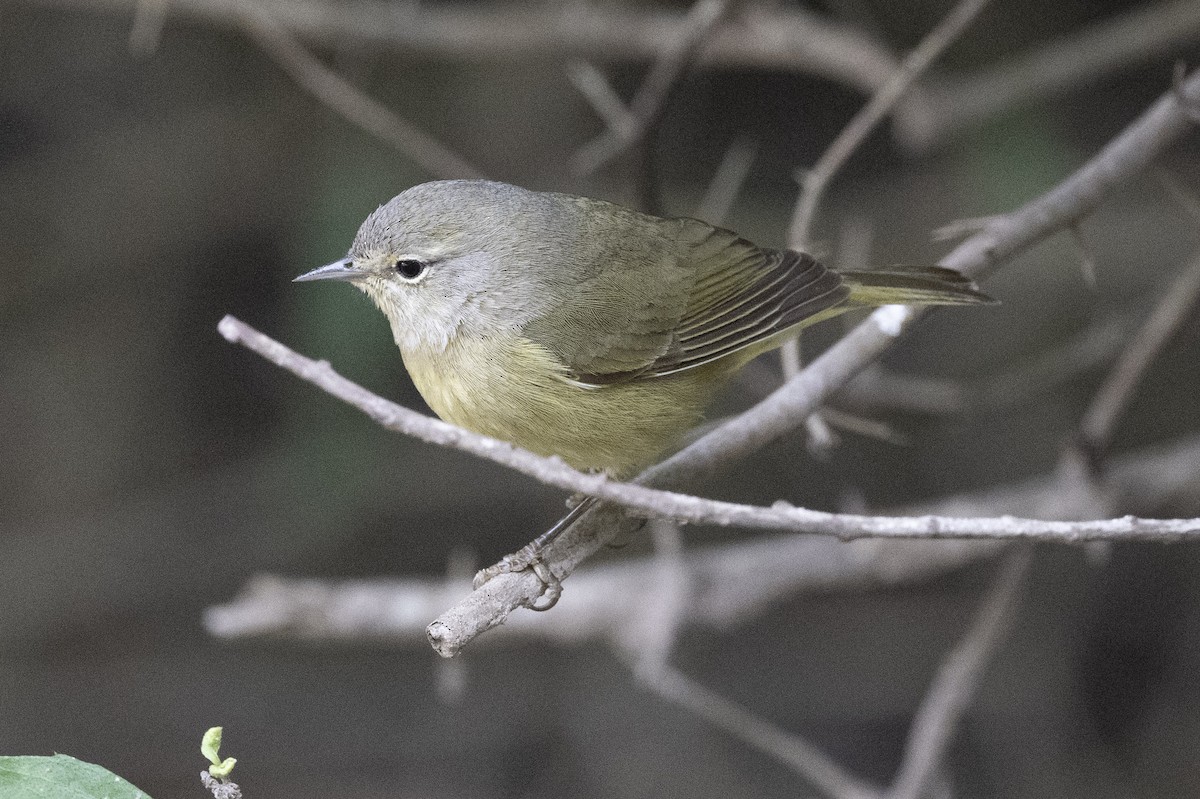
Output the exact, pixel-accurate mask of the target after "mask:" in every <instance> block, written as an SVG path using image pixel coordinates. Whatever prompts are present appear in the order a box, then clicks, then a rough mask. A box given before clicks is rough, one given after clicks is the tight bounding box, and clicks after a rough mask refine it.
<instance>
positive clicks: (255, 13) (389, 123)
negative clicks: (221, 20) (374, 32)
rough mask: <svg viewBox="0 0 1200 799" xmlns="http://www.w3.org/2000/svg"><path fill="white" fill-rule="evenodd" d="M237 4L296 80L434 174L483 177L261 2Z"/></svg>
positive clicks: (250, 30) (250, 28) (249, 28)
mask: <svg viewBox="0 0 1200 799" xmlns="http://www.w3.org/2000/svg"><path fill="white" fill-rule="evenodd" d="M237 8H238V11H237V18H238V19H239V20H240V21H241V23H242V28H243V30H245V31H246V33H247V34H249V35H250V36H251V37H252V38H253V39H254V40H255V41H256V42H258V44H259V46H260V47H262V49H263V50H264V51H266V52H267V54H268V55H270V56H271V58H273V59H275V61H276V63H278V64H279V66H280V67H282V68H283V70H284V71H285V72H287V73H288V74H289V75H290V76H291V77H292V80H294V81H296V83H297V84H299V85H300V86H301V87H302V88H303V89H305V90H306V91H308V92H309V93H310V94H312V95H313V96H314V97H316V98H317V99H318V100H320V101H321V102H322V103H324V104H325V105H326V106H328V107H329V108H331V109H333V110H334V111H335V112H337V113H338V114H340V115H342V116H343V117H345V118H346V119H347V120H349V121H350V122H352V123H353V124H355V125H357V126H359V127H360V128H362V129H363V130H365V131H366V132H367V133H370V134H371V135H373V136H375V137H377V138H379V139H381V140H382V141H384V142H387V143H388V144H390V145H392V146H393V147H395V148H396V149H397V150H399V151H400V152H402V153H404V154H405V155H406V156H408V157H409V158H411V159H412V160H413V161H414V162H415V163H416V164H417V165H419V166H420V167H421V168H422V169H424V170H425V171H426V172H428V173H429V174H430V175H433V176H434V177H438V178H479V177H483V173H482V172H480V171H479V170H478V169H476V168H475V167H474V166H472V165H471V164H470V163H468V162H467V161H466V160H465V159H464V158H462V157H461V156H460V155H458V154H457V153H455V152H453V151H452V150H450V148H448V147H446V146H445V145H444V144H442V143H441V142H439V141H438V140H437V139H435V138H433V137H432V136H430V135H429V134H428V133H425V132H424V131H423V130H421V129H420V128H418V127H416V126H415V125H413V124H412V123H411V122H409V121H408V120H406V119H404V118H403V117H401V116H400V115H398V114H396V113H395V112H394V111H392V110H390V109H389V108H387V107H386V106H384V105H383V104H381V103H380V102H378V101H377V100H374V99H372V98H371V97H370V96H369V95H367V94H365V93H364V92H362V91H360V90H359V89H357V88H356V87H355V86H354V84H352V83H350V82H349V81H347V80H346V79H344V78H342V77H341V76H339V75H338V74H337V73H335V72H333V71H332V70H330V69H329V68H328V67H326V66H325V65H324V64H322V63H321V62H320V61H319V60H317V58H316V57H314V56H313V55H312V54H311V53H309V52H308V51H307V50H305V49H304V47H303V46H302V45H301V44H300V43H299V41H297V40H296V39H295V38H294V37H293V36H292V35H291V34H290V33H289V32H288V31H287V29H286V28H284V27H283V26H282V25H279V24H278V23H276V22H275V20H274V19H273V18H272V17H271V16H270V15H269V14H267V12H266V11H264V10H263V9H262V8H260V7H259V6H258V5H257V4H256V3H244V4H241V5H239V6H238V7H237Z"/></svg>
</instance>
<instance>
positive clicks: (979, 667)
mask: <svg viewBox="0 0 1200 799" xmlns="http://www.w3.org/2000/svg"><path fill="white" fill-rule="evenodd" d="M1031 555H1032V553H1031V551H1030V549H1029V548H1028V547H1021V548H1020V549H1017V550H1016V551H1014V552H1011V553H1010V554H1009V555H1008V557H1007V558H1006V559H1005V561H1004V563H1003V564H1002V565H1001V566H1000V572H999V574H997V575H996V579H995V581H994V582H993V583H992V586H991V587H990V588H989V589H988V592H987V595H986V596H985V597H984V598H983V601H982V603H981V605H980V608H979V612H978V614H977V615H976V617H975V620H974V621H973V622H972V623H971V627H970V629H969V630H967V633H966V635H964V636H963V638H962V640H961V641H959V642H958V644H957V645H956V646H955V647H954V649H953V650H951V652H950V654H949V655H947V656H946V659H945V660H944V661H942V665H941V668H939V669H938V673H937V676H936V677H935V678H934V680H933V685H931V686H930V687H929V691H928V693H927V694H926V695H925V699H924V701H922V702H921V706H920V708H918V709H917V715H916V717H915V718H914V719H913V724H912V729H911V730H909V734H908V740H907V742H906V743H905V747H904V759H903V761H902V762H901V764H900V769H899V771H898V773H897V775H896V780H895V782H894V783H893V784H892V788H891V790H890V791H888V793H887V794H886V796H887V799H920V797H922V796H926V795H928V791H929V789H930V787H931V786H932V783H933V780H934V778H935V776H936V774H937V771H938V768H939V767H940V766H941V764H942V763H943V761H944V760H945V757H946V751H947V750H948V749H949V747H950V743H951V741H952V739H953V735H954V730H955V728H956V727H957V726H958V723H959V721H960V720H961V719H962V716H963V713H965V712H966V710H967V707H968V706H969V705H970V703H971V700H972V699H973V698H974V696H975V695H976V694H977V693H978V692H979V685H980V683H982V682H983V675H984V672H985V670H986V669H987V666H988V663H989V662H990V661H991V659H992V655H993V654H994V653H995V651H996V649H997V647H999V645H1000V642H1001V641H1002V640H1003V639H1004V636H1005V635H1006V634H1007V633H1008V630H1009V628H1010V627H1011V626H1012V620H1013V616H1014V615H1015V612H1016V607H1017V600H1018V593H1019V590H1020V588H1021V586H1022V584H1023V583H1024V582H1025V574H1026V573H1027V572H1028V571H1029V562H1030V560H1031Z"/></svg>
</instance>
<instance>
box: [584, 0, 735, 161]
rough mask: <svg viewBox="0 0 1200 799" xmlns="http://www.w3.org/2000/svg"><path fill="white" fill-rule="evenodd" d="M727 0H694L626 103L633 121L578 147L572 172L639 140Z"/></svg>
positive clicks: (609, 157) (654, 121) (724, 10)
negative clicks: (644, 77) (677, 28)
mask: <svg viewBox="0 0 1200 799" xmlns="http://www.w3.org/2000/svg"><path fill="white" fill-rule="evenodd" d="M730 5H731V0H696V3H695V4H694V5H693V6H692V7H691V9H690V10H689V11H688V14H687V17H685V19H684V21H683V25H682V26H680V29H679V31H678V33H677V34H676V35H675V36H674V37H673V38H671V39H668V40H666V41H667V45H666V46H665V47H664V48H663V50H662V52H661V54H659V56H658V58H657V60H656V61H655V62H654V66H653V67H651V69H650V72H649V74H648V75H647V76H646V79H645V81H643V83H642V85H641V87H640V88H639V89H638V91H637V93H636V94H635V95H634V97H633V100H631V101H630V103H629V113H630V114H631V116H632V117H633V122H634V124H633V125H620V126H616V127H614V126H611V125H610V126H608V127H607V128H606V129H605V131H604V132H603V133H601V134H600V135H599V136H597V137H596V138H595V139H593V140H592V141H590V142H588V143H587V144H585V145H584V146H583V147H581V148H580V149H579V151H578V152H577V153H576V154H575V156H574V158H573V159H572V163H573V167H574V170H575V172H576V173H578V174H582V175H589V174H591V173H592V172H595V171H596V170H597V169H599V168H600V167H602V166H604V165H605V164H607V163H608V162H609V161H611V160H613V159H614V158H616V157H617V156H618V155H620V154H621V153H622V152H624V151H625V150H627V149H628V148H630V147H632V146H634V145H635V144H637V143H638V142H640V141H641V140H642V138H643V137H645V136H646V135H647V134H648V133H649V132H650V131H651V130H652V129H653V128H654V127H656V126H657V125H658V123H659V121H660V120H661V119H662V115H663V112H664V111H665V110H666V103H667V99H668V98H669V97H670V95H671V92H672V90H673V89H674V87H675V86H676V84H678V82H679V81H680V80H681V79H682V78H683V76H684V75H685V74H686V72H687V70H688V67H689V66H691V64H692V63H693V62H694V61H695V59H696V56H697V55H698V54H699V53H700V51H701V50H702V49H703V46H704V44H705V42H706V40H707V39H708V37H709V35H710V34H711V33H712V31H713V29H714V28H715V27H716V25H717V23H718V22H720V21H721V19H722V18H723V17H724V16H725V14H726V13H727V12H728V11H729V8H730Z"/></svg>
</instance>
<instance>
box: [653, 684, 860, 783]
mask: <svg viewBox="0 0 1200 799" xmlns="http://www.w3.org/2000/svg"><path fill="white" fill-rule="evenodd" d="M642 684H643V685H645V686H646V687H647V688H649V689H650V690H652V691H654V693H656V694H657V695H658V696H661V697H662V698H664V699H669V700H670V701H672V702H674V703H675V704H677V705H679V706H680V707H683V708H686V709H687V710H689V711H691V712H692V713H695V714H696V715H697V716H699V717H700V718H702V719H704V720H706V721H707V722H709V723H710V724H712V725H713V726H715V727H719V728H720V729H722V730H725V731H726V732H728V733H729V734H731V735H733V736H734V737H736V738H737V739H738V740H739V741H742V742H743V743H746V744H748V745H750V746H752V747H754V748H755V749H757V750H758V751H760V752H763V753H764V754H767V755H769V756H770V757H773V758H774V759H776V760H778V761H779V762H781V763H783V764H784V765H786V766H787V767H788V768H790V769H791V770H792V771H794V772H795V773H796V774H799V775H800V776H801V777H803V778H804V779H805V780H807V781H808V782H810V783H812V784H813V785H814V786H815V787H817V788H819V789H820V790H821V791H822V792H823V793H825V794H826V795H828V796H831V797H835V799H870V798H871V797H877V796H879V791H878V790H876V789H875V788H874V787H873V786H871V785H869V784H867V783H865V782H863V781H862V780H860V779H858V778H857V777H855V776H854V775H853V774H850V773H848V772H847V771H845V770H844V769H842V767H841V766H839V765H838V764H837V763H836V762H834V761H833V760H832V759H831V758H830V757H829V756H828V755H826V754H825V753H824V752H822V751H821V750H820V749H818V748H817V747H815V746H813V745H812V744H811V743H809V742H808V741H806V740H805V739H804V738H802V737H800V736H799V735H796V734H795V733H791V732H788V731H786V730H783V729H781V728H779V727H777V726H775V725H774V724H771V723H769V722H767V721H764V720H763V719H762V718H760V717H759V716H757V715H755V714H754V713H751V712H750V711H748V710H746V709H745V708H744V707H742V706H741V705H739V704H737V703H736V702H732V701H730V700H729V699H726V698H725V697H723V696H721V695H720V694H718V693H716V692H714V691H712V690H710V689H708V688H706V687H705V686H703V685H701V684H700V683H698V682H696V681H695V680H692V679H690V678H689V677H687V676H686V675H684V674H683V673H682V672H680V671H678V670H677V669H674V668H672V667H670V666H664V667H663V669H662V670H661V671H660V672H658V673H657V674H655V675H653V676H651V677H647V678H645V679H643V680H642Z"/></svg>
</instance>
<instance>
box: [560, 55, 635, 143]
mask: <svg viewBox="0 0 1200 799" xmlns="http://www.w3.org/2000/svg"><path fill="white" fill-rule="evenodd" d="M567 79H568V80H570V81H571V85H573V86H574V87H575V88H576V89H578V90H579V93H580V94H582V95H583V97H584V99H586V100H587V101H588V103H589V104H590V105H591V106H592V110H593V111H595V112H596V114H597V115H599V117H600V119H602V120H603V121H604V124H605V125H606V126H607V127H609V128H611V129H612V130H614V131H616V132H617V134H618V135H620V136H622V137H626V138H633V137H634V136H635V135H637V128H638V121H637V117H635V116H634V115H633V112H631V111H630V110H629V109H628V108H626V107H625V103H624V102H623V101H622V100H621V98H620V97H619V96H617V92H616V91H615V90H614V89H613V87H612V84H611V83H609V82H608V79H607V78H605V77H604V75H603V74H602V73H601V72H600V70H598V69H596V67H595V66H593V65H592V64H591V63H589V62H587V61H581V60H578V59H576V60H574V61H570V62H568V63H567Z"/></svg>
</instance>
